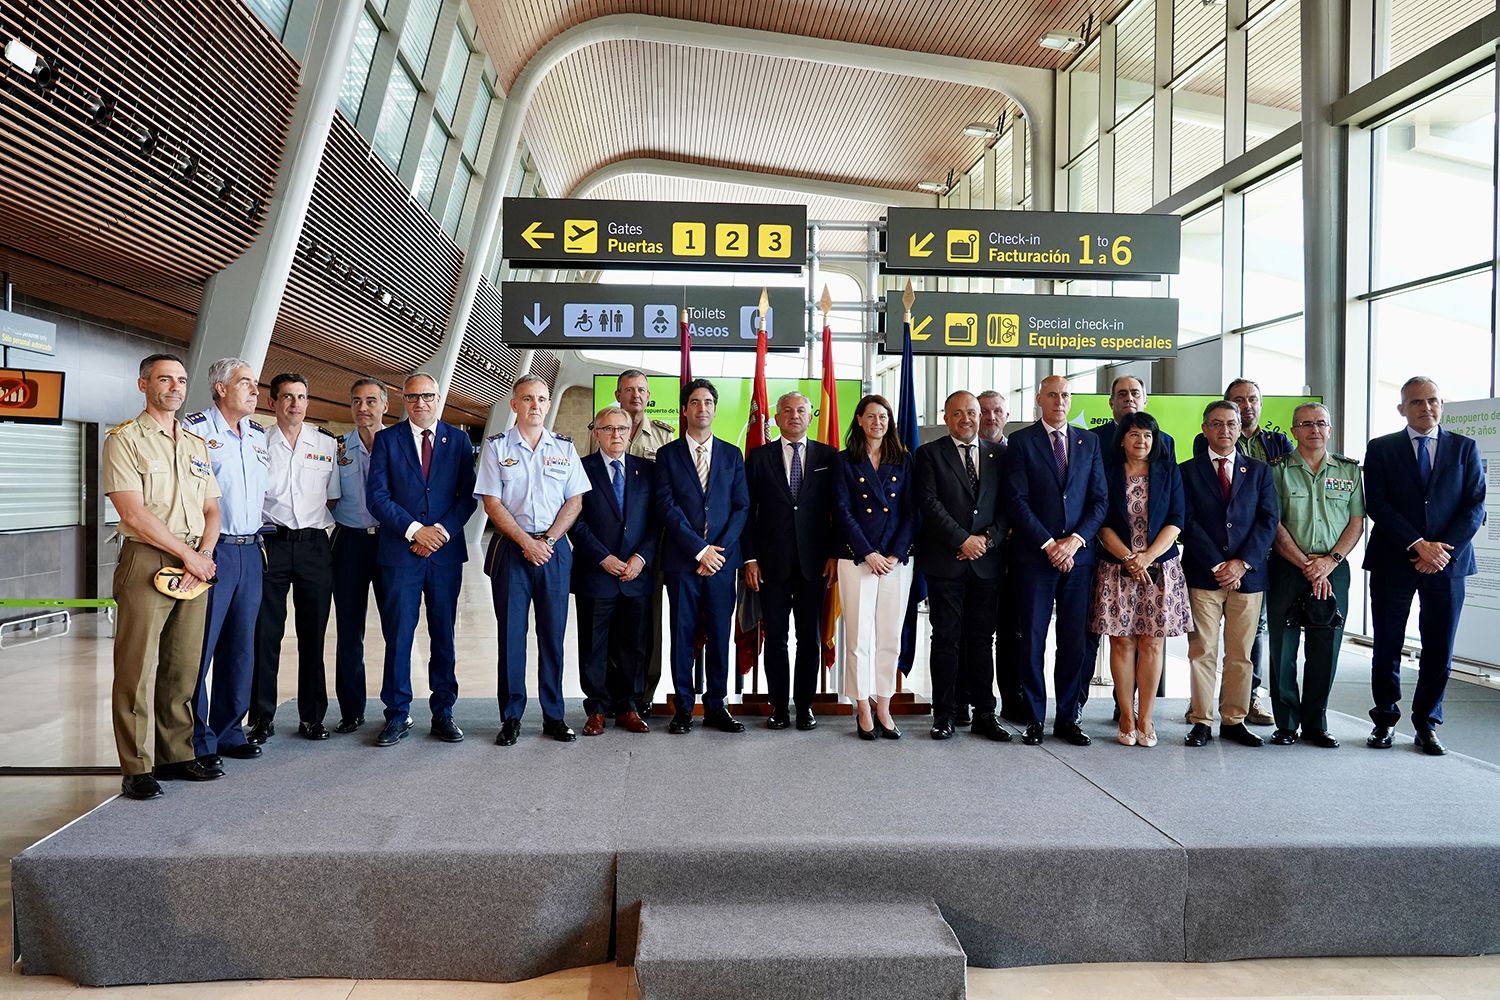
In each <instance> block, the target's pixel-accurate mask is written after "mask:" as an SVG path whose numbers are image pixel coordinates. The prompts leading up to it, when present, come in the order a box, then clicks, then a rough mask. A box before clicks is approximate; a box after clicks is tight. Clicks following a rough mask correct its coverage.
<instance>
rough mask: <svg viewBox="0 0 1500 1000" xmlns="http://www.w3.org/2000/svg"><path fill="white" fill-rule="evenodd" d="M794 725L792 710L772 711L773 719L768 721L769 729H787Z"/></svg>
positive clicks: (777, 709)
mask: <svg viewBox="0 0 1500 1000" xmlns="http://www.w3.org/2000/svg"><path fill="white" fill-rule="evenodd" d="M791 724H792V713H791V710H790V709H785V708H775V709H772V710H771V717H770V718H769V719H767V720H766V728H767V729H787V728H789V727H790V726H791Z"/></svg>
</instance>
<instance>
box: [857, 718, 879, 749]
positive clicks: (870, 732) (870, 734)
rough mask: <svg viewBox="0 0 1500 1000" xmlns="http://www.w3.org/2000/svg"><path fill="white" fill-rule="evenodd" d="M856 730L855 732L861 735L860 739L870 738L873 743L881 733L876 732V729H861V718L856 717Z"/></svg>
mask: <svg viewBox="0 0 1500 1000" xmlns="http://www.w3.org/2000/svg"><path fill="white" fill-rule="evenodd" d="M854 731H855V733H857V734H858V735H859V738H860V739H862V740H869V741H870V742H872V743H873V742H874V741H875V740H877V739H879V738H880V734H879V733H878V732H876V731H875V730H874V729H861V728H859V719H858V718H856V719H855V720H854Z"/></svg>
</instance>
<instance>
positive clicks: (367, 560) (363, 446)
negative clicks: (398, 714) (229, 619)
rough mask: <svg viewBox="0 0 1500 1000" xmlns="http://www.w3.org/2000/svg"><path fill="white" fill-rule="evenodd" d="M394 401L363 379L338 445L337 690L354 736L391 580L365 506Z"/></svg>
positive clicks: (343, 720)
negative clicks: (375, 629)
mask: <svg viewBox="0 0 1500 1000" xmlns="http://www.w3.org/2000/svg"><path fill="white" fill-rule="evenodd" d="M389 406H390V397H389V396H388V395H387V393H386V388H385V385H384V384H383V383H381V382H380V381H378V380H376V379H372V378H362V379H360V380H359V381H357V382H355V383H354V385H352V386H350V388H349V414H350V416H352V417H353V418H354V429H353V430H351V431H350V432H349V433H347V434H345V435H344V436H343V437H341V438H339V443H338V466H339V498H338V500H336V501H334V503H333V504H332V509H333V520H334V525H333V611H334V620H335V621H336V622H337V623H338V630H339V637H338V645H337V647H336V650H337V651H336V652H335V654H334V668H333V669H334V673H333V678H334V679H333V689H334V692H335V693H336V695H337V697H338V702H339V724H338V725H337V726H335V727H334V729H333V731H334V732H336V733H352V732H354V731H355V730H356V729H358V728H359V727H360V726H362V725H364V723H365V612H366V610H367V609H368V608H369V604H370V587H371V586H372V585H373V586H374V588H375V606H376V607H377V608H378V607H380V606H381V604H382V602H383V600H384V596H383V595H384V593H385V575H384V574H383V573H381V572H380V521H379V519H377V518H376V517H375V515H374V514H371V513H370V510H369V507H368V506H367V505H366V503H365V485H366V480H367V479H368V478H369V474H370V449H371V448H372V447H374V444H375V435H376V433H378V432H379V431H380V430H381V429H382V427H383V426H384V422H385V420H384V418H385V413H386V410H387V408H388V407H389Z"/></svg>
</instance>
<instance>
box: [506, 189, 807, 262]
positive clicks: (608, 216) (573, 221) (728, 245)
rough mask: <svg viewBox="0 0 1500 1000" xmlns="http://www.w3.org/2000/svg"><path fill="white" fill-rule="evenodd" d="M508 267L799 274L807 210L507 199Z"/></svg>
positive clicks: (804, 257) (796, 207)
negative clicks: (624, 268)
mask: <svg viewBox="0 0 1500 1000" xmlns="http://www.w3.org/2000/svg"><path fill="white" fill-rule="evenodd" d="M504 212H505V216H504V218H505V231H504V234H503V238H502V240H501V250H502V254H503V255H504V256H505V257H506V258H507V259H508V260H509V261H510V263H511V266H512V267H535V266H548V267H579V266H583V265H592V266H595V267H638V268H668V267H682V268H692V269H694V270H700V271H702V270H736V271H747V270H759V271H798V270H800V269H801V268H802V265H803V264H805V263H806V262H807V207H806V206H804V205H735V204H719V203H709V202H679V201H602V200H594V199H591V198H582V199H580V198H506V199H505V206H504Z"/></svg>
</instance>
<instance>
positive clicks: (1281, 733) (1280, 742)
mask: <svg viewBox="0 0 1500 1000" xmlns="http://www.w3.org/2000/svg"><path fill="white" fill-rule="evenodd" d="M1296 742H1297V734H1296V732H1295V731H1293V730H1291V729H1278V730H1276V731H1275V732H1274V733H1272V734H1271V745H1272V746H1276V747H1289V746H1291V745H1292V744H1293V743H1296Z"/></svg>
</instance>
